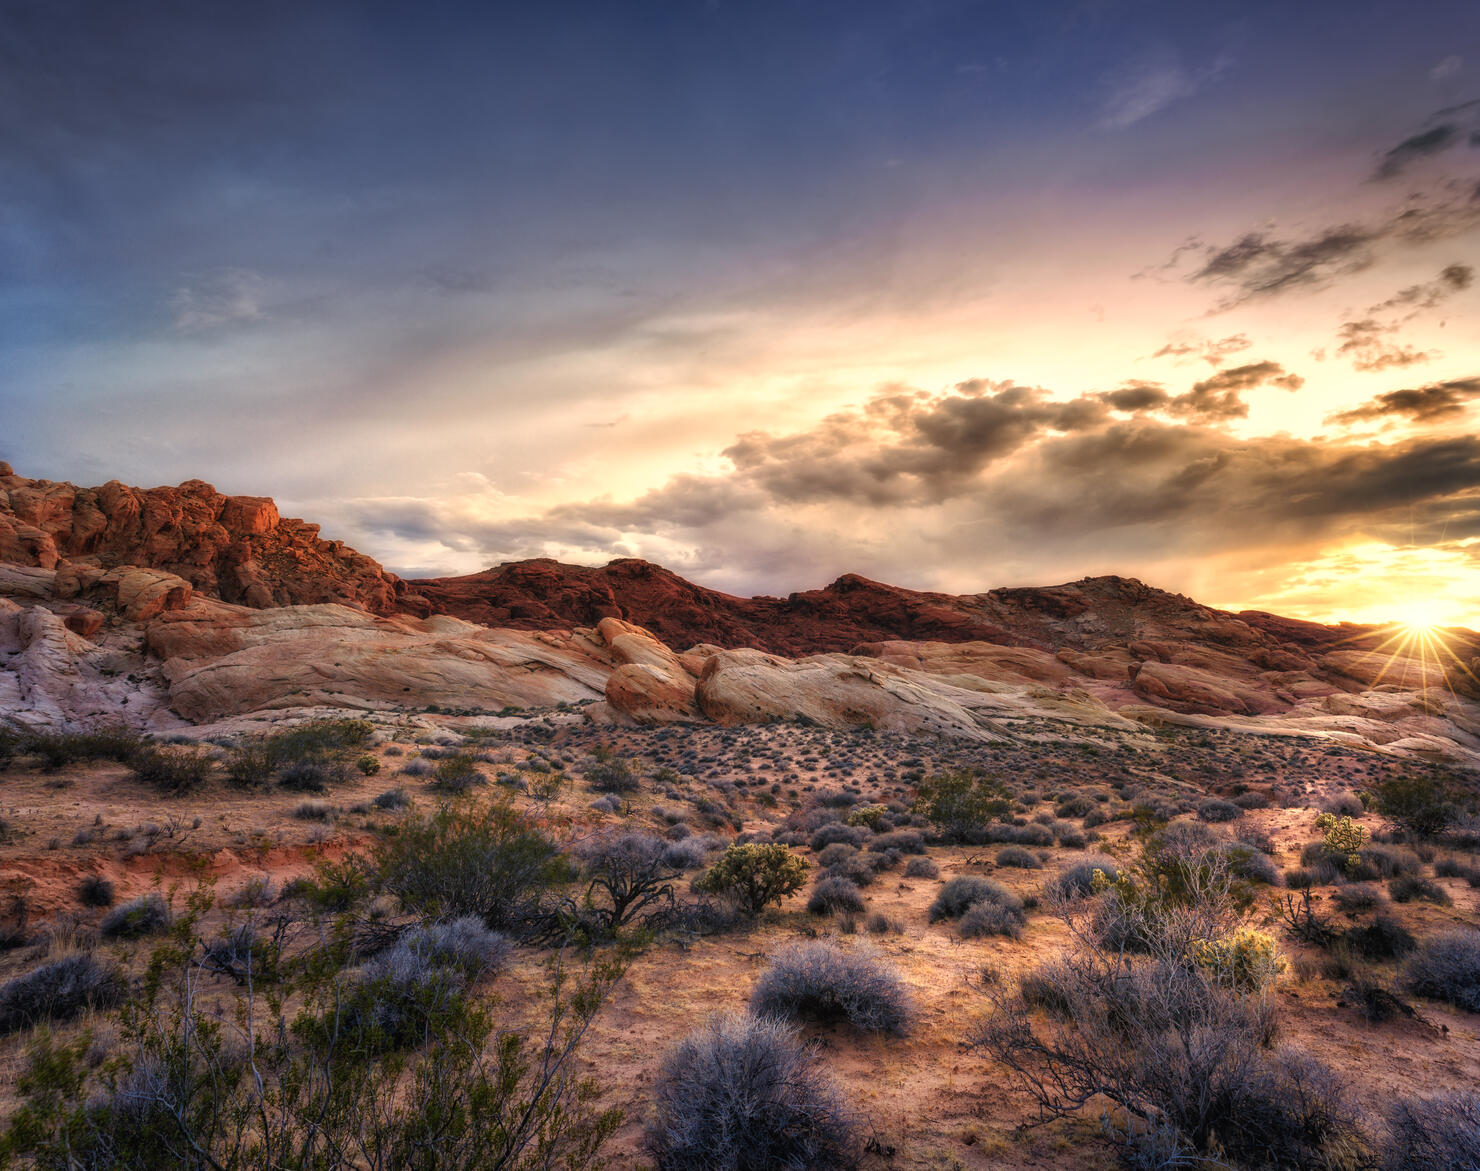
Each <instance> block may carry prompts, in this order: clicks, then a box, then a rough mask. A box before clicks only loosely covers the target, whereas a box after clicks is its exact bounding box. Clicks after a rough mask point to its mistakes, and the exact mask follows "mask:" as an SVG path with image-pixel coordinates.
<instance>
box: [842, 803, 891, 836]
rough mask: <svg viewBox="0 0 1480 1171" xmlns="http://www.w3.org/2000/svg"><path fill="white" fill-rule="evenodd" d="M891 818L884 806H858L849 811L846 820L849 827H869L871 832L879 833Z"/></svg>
mask: <svg viewBox="0 0 1480 1171" xmlns="http://www.w3.org/2000/svg"><path fill="white" fill-rule="evenodd" d="M888 816H889V810H888V809H887V808H886V807H885V806H883V805H857V806H855V807H854V808H852V809H850V810H849V811H848V816H847V818H846V819H845V820H846V821H847V823H848V824H849V825H862V826H867V827H868V828H869V829H870V830H874V831H877V830H879V829H880V828H881V827H882V826H883V824H884V821H885V819H886V818H887V817H888Z"/></svg>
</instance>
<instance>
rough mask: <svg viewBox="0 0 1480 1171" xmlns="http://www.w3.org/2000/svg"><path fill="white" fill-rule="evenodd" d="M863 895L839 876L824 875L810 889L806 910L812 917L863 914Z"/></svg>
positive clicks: (852, 884)
mask: <svg viewBox="0 0 1480 1171" xmlns="http://www.w3.org/2000/svg"><path fill="white" fill-rule="evenodd" d="M863 909H864V908H863V895H862V894H860V893H859V890H858V887H857V886H856V885H855V884H854V883H852V882H850V881H849V880H848V879H846V878H843V877H842V876H841V875H836V874H829V875H824V876H823V877H822V878H819V879H818V880H817V883H816V884H815V885H814V886H813V887H812V894H811V897H809V898H808V899H807V910H808V911H810V912H811V913H812V914H814V915H833V914H836V913H837V912H839V911H845V912H850V911H851V912H853V913H854V914H862V913H863Z"/></svg>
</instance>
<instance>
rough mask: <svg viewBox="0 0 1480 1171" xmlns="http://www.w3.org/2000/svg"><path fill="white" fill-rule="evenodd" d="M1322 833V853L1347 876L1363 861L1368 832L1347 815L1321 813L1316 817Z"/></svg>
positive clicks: (1318, 827) (1317, 825)
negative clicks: (1362, 855) (1363, 849)
mask: <svg viewBox="0 0 1480 1171" xmlns="http://www.w3.org/2000/svg"><path fill="white" fill-rule="evenodd" d="M1316 828H1317V829H1318V830H1320V831H1321V842H1320V848H1321V851H1322V852H1323V853H1324V854H1325V855H1326V857H1328V858H1330V859H1331V860H1332V861H1333V862H1335V863H1336V865H1338V866H1340V867H1341V869H1342V870H1343V871H1345V872H1346V873H1347V874H1351V873H1352V872H1353V871H1355V870H1356V868H1357V866H1358V864H1359V863H1360V861H1361V852H1362V847H1363V846H1365V845H1366V844H1367V830H1366V829H1365V828H1364V827H1363V826H1360V825H1358V824H1357V823H1356V822H1354V821H1353V820H1352V819H1351V818H1350V817H1347V816H1346V815H1345V814H1343V815H1341V816H1337V815H1336V814H1334V813H1321V814H1318V815H1317V816H1316Z"/></svg>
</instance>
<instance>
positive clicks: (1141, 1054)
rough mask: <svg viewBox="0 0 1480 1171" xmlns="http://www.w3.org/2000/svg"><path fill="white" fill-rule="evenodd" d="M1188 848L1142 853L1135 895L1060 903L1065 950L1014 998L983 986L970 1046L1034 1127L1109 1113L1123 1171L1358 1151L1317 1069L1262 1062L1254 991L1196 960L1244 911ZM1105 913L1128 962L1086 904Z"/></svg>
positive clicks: (1124, 890) (1351, 1126)
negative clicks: (1130, 944)
mask: <svg viewBox="0 0 1480 1171" xmlns="http://www.w3.org/2000/svg"><path fill="white" fill-rule="evenodd" d="M1197 850H1198V848H1197V847H1191V848H1185V849H1183V848H1172V849H1170V856H1168V847H1166V846H1165V844H1163V845H1162V846H1161V847H1160V849H1158V848H1157V847H1156V846H1153V847H1152V849H1151V850H1150V851H1148V855H1147V857H1146V858H1145V859H1143V862H1142V864H1141V866H1140V867H1138V869H1137V870H1136V872H1135V875H1134V878H1135V884H1134V885H1127V883H1128V881H1129V880H1125V881H1123V882H1122V883H1121V884H1119V885H1118V886H1117V887H1116V888H1114V889H1109V890H1106V891H1105V892H1104V893H1103V894H1102V895H1101V896H1099V898H1098V899H1097V900H1095V902H1085V901H1083V900H1069V899H1062V900H1060V901H1059V902H1058V904H1057V910H1058V913H1059V914H1060V916H1061V917H1062V919H1063V920H1064V922H1065V924H1066V926H1067V927H1068V929H1069V932H1070V939H1071V943H1070V946H1069V948H1068V950H1067V951H1066V952H1065V954H1064V955H1063V956H1062V957H1061V958H1060V959H1059V960H1058V961H1056V962H1055V963H1054V964H1053V965H1051V966H1049V967H1048V968H1044V969H1040V970H1039V971H1037V972H1035V973H1033V974H1032V975H1031V976H1030V977H1029V978H1028V979H1025V980H1024V981H1023V982H1022V983H1021V984H1020V986H1019V987H1018V988H1017V989H1016V990H1015V991H1014V990H1011V989H1008V988H1004V987H1001V986H993V987H989V988H988V989H987V995H988V997H989V999H990V1000H991V1002H992V1007H993V1012H992V1014H991V1016H990V1017H989V1018H988V1020H987V1022H986V1023H985V1024H984V1025H982V1026H981V1027H980V1028H979V1029H977V1030H976V1031H975V1032H973V1033H972V1034H971V1035H970V1037H969V1042H970V1043H971V1044H972V1045H974V1046H976V1047H980V1048H982V1049H984V1050H986V1051H987V1052H988V1053H989V1054H990V1055H991V1056H992V1057H993V1058H994V1059H995V1060H997V1061H998V1062H999V1063H1001V1064H1002V1065H1004V1066H1005V1067H1006V1068H1007V1069H1008V1070H1009V1071H1010V1072H1011V1073H1012V1074H1013V1075H1014V1077H1015V1079H1016V1080H1017V1081H1018V1083H1019V1084H1020V1085H1021V1086H1022V1087H1023V1088H1024V1089H1025V1090H1026V1091H1027V1092H1028V1093H1029V1095H1030V1096H1031V1097H1032V1098H1033V1100H1034V1101H1035V1102H1036V1104H1037V1106H1038V1108H1039V1111H1040V1114H1041V1116H1042V1117H1044V1118H1054V1117H1069V1116H1072V1115H1074V1114H1077V1113H1078V1112H1079V1111H1081V1110H1083V1109H1084V1108H1086V1107H1087V1106H1090V1105H1091V1104H1093V1103H1096V1102H1103V1101H1105V1100H1108V1101H1109V1102H1111V1103H1113V1104H1114V1105H1115V1106H1117V1107H1119V1108H1120V1109H1119V1111H1117V1112H1116V1113H1114V1114H1108V1113H1107V1114H1106V1115H1105V1116H1104V1123H1105V1126H1106V1128H1107V1133H1108V1134H1111V1135H1114V1136H1116V1137H1118V1140H1119V1141H1120V1143H1121V1145H1122V1147H1123V1150H1124V1152H1125V1153H1126V1155H1127V1158H1128V1161H1130V1162H1131V1163H1132V1164H1133V1165H1141V1166H1156V1165H1164V1166H1172V1165H1190V1164H1192V1163H1194V1162H1195V1161H1196V1159H1195V1157H1196V1156H1210V1155H1221V1156H1224V1157H1229V1158H1232V1159H1233V1160H1234V1161H1236V1162H1238V1163H1249V1164H1253V1165H1261V1166H1263V1165H1271V1166H1315V1165H1319V1164H1320V1162H1321V1160H1325V1159H1328V1158H1331V1157H1334V1156H1335V1153H1336V1152H1338V1151H1345V1150H1348V1149H1354V1148H1359V1147H1360V1146H1361V1145H1362V1136H1361V1134H1360V1132H1359V1130H1358V1127H1357V1122H1356V1115H1355V1113H1354V1112H1353V1111H1352V1109H1351V1108H1350V1107H1349V1106H1348V1104H1347V1102H1346V1099H1345V1095H1344V1094H1343V1092H1342V1090H1341V1087H1340V1086H1339V1085H1338V1084H1337V1082H1336V1080H1335V1078H1334V1077H1333V1076H1332V1075H1331V1074H1330V1072H1329V1071H1328V1070H1326V1069H1325V1067H1324V1066H1322V1065H1320V1063H1318V1062H1316V1061H1314V1060H1313V1059H1312V1058H1310V1057H1309V1056H1307V1055H1305V1054H1303V1053H1299V1052H1297V1051H1291V1050H1286V1051H1280V1052H1272V1051H1271V1050H1270V1049H1269V1045H1270V1042H1271V1040H1272V1038H1273V1036H1274V1033H1275V1009H1274V1003H1273V1000H1272V999H1271V998H1270V997H1269V996H1267V995H1266V994H1264V992H1263V991H1262V987H1263V985H1264V982H1265V979H1261V980H1259V981H1253V982H1251V981H1245V980H1241V979H1238V978H1236V977H1237V975H1238V973H1237V972H1235V971H1232V970H1227V968H1226V965H1220V964H1204V963H1202V962H1201V957H1202V956H1203V955H1204V954H1205V953H1206V951H1207V947H1206V945H1207V943H1208V942H1209V941H1231V940H1237V939H1239V938H1240V936H1239V934H1238V932H1239V930H1240V924H1241V923H1242V921H1243V919H1244V916H1245V913H1246V905H1243V904H1241V901H1240V899H1239V897H1238V893H1237V892H1238V879H1237V878H1236V876H1235V875H1234V874H1233V873H1232V872H1231V869H1230V867H1229V866H1228V863H1227V859H1226V857H1223V856H1222V855H1220V854H1219V853H1218V851H1216V850H1206V849H1204V852H1203V853H1202V854H1201V855H1199V854H1198V852H1197ZM1112 902H1113V903H1115V904H1116V912H1115V913H1116V915H1118V916H1120V917H1122V918H1124V919H1127V920H1129V921H1130V923H1129V934H1130V935H1131V936H1132V937H1133V938H1134V939H1135V940H1136V942H1137V945H1138V947H1137V950H1136V951H1131V950H1127V948H1126V947H1125V946H1124V945H1123V943H1124V941H1123V940H1118V939H1112V938H1107V933H1106V932H1105V930H1104V927H1103V923H1104V918H1105V916H1104V913H1103V910H1102V908H1101V907H1100V906H1097V904H1108V903H1112ZM1245 934H1247V931H1245ZM1266 968H1267V969H1268V968H1269V966H1268V965H1266ZM1270 970H1272V969H1270ZM1267 975H1268V971H1266V973H1265V978H1267ZM1158 1160H1163V1162H1161V1163H1158ZM1166 1160H1172V1161H1166ZM1175 1160H1181V1161H1182V1162H1181V1163H1176V1162H1175Z"/></svg>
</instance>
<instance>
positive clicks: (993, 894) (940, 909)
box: [930, 874, 1023, 923]
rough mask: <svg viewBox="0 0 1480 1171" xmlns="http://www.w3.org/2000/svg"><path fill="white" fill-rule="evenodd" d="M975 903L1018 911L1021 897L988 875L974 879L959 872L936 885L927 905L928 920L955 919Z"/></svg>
mask: <svg viewBox="0 0 1480 1171" xmlns="http://www.w3.org/2000/svg"><path fill="white" fill-rule="evenodd" d="M978 903H994V904H996V905H998V906H1003V907H1014V906H1015V907H1016V908H1017V912H1018V914H1019V915H1021V914H1022V910H1023V900H1022V899H1020V898H1018V897H1017V895H1015V894H1013V893H1012V891H1010V890H1008V889H1007V888H1006V887H1005V886H1003V885H1002V884H1001V883H1000V882H994V881H992V879H990V878H978V877H977V876H976V875H973V874H961V875H957V876H956V877H955V878H953V879H951V880H950V881H949V882H947V883H946V884H945V886H943V887H941V888H940V891H939V893H937V894H936V896H935V901H934V902H933V903H931V904H930V921H931V922H932V923H939V922H940V921H941V920H942V919H959V918H960V917H961V916H962V915H964V914H966V912H967V911H969V910H970V909H971V908H972V907H974V906H976V905H977V904H978Z"/></svg>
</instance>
